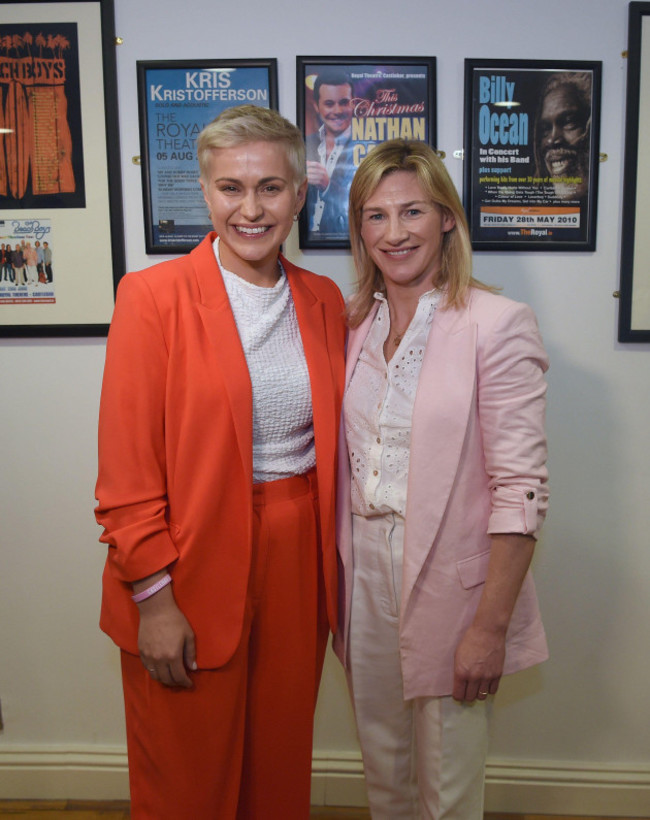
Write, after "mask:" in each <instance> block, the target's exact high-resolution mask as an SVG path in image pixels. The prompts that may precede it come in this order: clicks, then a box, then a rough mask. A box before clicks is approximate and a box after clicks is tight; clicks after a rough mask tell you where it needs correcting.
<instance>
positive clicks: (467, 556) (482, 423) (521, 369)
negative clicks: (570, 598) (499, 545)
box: [334, 289, 548, 698]
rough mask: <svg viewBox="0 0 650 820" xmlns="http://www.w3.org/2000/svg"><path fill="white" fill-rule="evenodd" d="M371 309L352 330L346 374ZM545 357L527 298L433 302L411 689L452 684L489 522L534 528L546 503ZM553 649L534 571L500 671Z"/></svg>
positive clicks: (345, 581)
mask: <svg viewBox="0 0 650 820" xmlns="http://www.w3.org/2000/svg"><path fill="white" fill-rule="evenodd" d="M375 312H376V309H374V310H373V311H372V312H371V313H370V315H369V316H368V317H367V318H366V319H365V320H364V322H363V323H362V324H361V325H360V326H359V327H358V328H356V329H355V330H354V331H352V332H351V334H350V337H349V340H348V354H347V368H346V385H347V384H348V383H349V381H350V378H351V376H352V373H353V371H354V367H355V364H356V362H357V359H358V357H359V353H360V351H361V347H362V345H363V341H364V339H365V337H366V335H367V333H368V331H369V329H370V325H371V324H372V321H373V318H374V315H375ZM547 368H548V359H547V356H546V353H545V351H544V347H543V345H542V341H541V338H540V335H539V331H538V328H537V323H536V320H535V316H534V314H533V312H532V311H531V310H530V308H529V307H528V306H527V305H524V304H520V303H517V302H513V301H511V300H509V299H506V298H505V297H503V296H496V295H494V294H492V293H489V292H487V291H482V290H478V289H472V290H471V292H470V296H469V299H468V302H467V305H466V306H465V307H464V308H462V309H457V310H456V309H450V310H440V309H439V310H437V311H436V312H435V314H434V319H433V323H432V326H431V331H430V335H429V339H428V342H427V348H426V351H425V355H424V360H423V363H422V370H421V375H420V381H419V386H418V390H417V394H416V397H415V404H414V409H413V425H412V438H411V458H410V467H409V479H408V491H407V506H406V516H405V517H406V527H405V536H404V537H405V542H404V569H403V585H402V610H401V621H400V650H401V659H402V672H403V677H404V693H405V697H406V698H413V697H419V696H442V695H450V694H451V692H452V688H453V663H454V653H455V651H456V647H457V645H458V642H459V640H460V638H461V636H462V634H463V633H464V631H465V630H466V629H467V627H468V626H469V624H470V623H471V621H472V618H473V616H474V613H475V611H476V607H477V606H478V602H479V598H480V596H481V592H482V589H483V583H484V581H485V577H486V572H487V566H488V561H489V557H490V537H489V536H490V533H525V534H530V535H533V536H536V535H537V533H538V531H539V528H540V526H541V524H542V521H543V519H544V515H545V513H546V508H547V504H548V487H547V472H546V466H545V462H546V439H545V434H544V409H545V393H546V383H545V380H544V376H543V374H544V372H545V371H546V370H547ZM343 426H344V422H342V424H341V431H340V436H339V491H338V510H337V531H338V532H337V535H338V551H339V560H340V564H341V572H340V577H339V631H338V632H337V634H336V636H335V638H334V649H335V651H336V652H337V654H338V656H339V658H340V659H341V661H342V662H343V663H344V664H346V663H347V637H348V629H349V619H350V601H351V595H352V586H353V583H354V580H353V570H354V567H353V554H352V527H351V521H352V516H351V504H350V472H349V460H348V453H347V447H346V443H345V434H344V430H343ZM547 657H548V650H547V646H546V638H545V635H544V629H543V627H542V623H541V620H540V615H539V609H538V605H537V597H536V594H535V588H534V584H533V580H532V577H531V575H530V573H528V575H527V577H526V579H525V581H524V584H523V587H522V590H521V593H520V595H519V598H518V600H517V604H516V606H515V610H514V613H513V616H512V620H511V622H510V627H509V630H508V634H507V642H506V660H505V669H504V673H506V674H507V673H510V672H515V671H517V670H519V669H523V668H525V667H527V666H531V665H533V664H536V663H539V662H540V661H543V660H545V659H546V658H547Z"/></svg>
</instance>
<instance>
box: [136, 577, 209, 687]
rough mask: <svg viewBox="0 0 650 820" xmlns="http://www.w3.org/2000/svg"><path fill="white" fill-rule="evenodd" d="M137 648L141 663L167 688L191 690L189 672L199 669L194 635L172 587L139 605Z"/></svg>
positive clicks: (169, 586)
mask: <svg viewBox="0 0 650 820" xmlns="http://www.w3.org/2000/svg"><path fill="white" fill-rule="evenodd" d="M138 609H139V610H140V627H139V630H138V649H139V651H140V658H141V660H142V663H143V664H144V666H145V667H146V669H147V670H148V672H149V674H150V675H151V677H152V678H153V679H154V680H157V681H160V683H162V684H163V685H164V686H182V687H184V688H186V689H189V688H191V686H192V680H191V678H190V677H189V675H188V673H187V670H188V669H192V670H194V669H196V649H195V644H194V632H193V631H192V627H191V626H190V624H189V622H188V620H187V618H186V617H185V615H183V613H182V612H181V610H180V609H179V608H178V605H177V603H176V601H175V600H174V595H173V593H172V587H171V584H170V585H168V586H166V587H164V588H163V589H161V590H160V591H159V592H157V593H156V594H155V595H152V596H151V598H147V599H146V600H145V601H142V602H141V603H140V604H138Z"/></svg>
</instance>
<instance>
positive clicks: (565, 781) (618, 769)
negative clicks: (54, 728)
mask: <svg viewBox="0 0 650 820" xmlns="http://www.w3.org/2000/svg"><path fill="white" fill-rule="evenodd" d="M312 771H313V775H312V803H313V804H314V805H317V806H365V805H366V793H365V788H364V782H363V768H362V765H361V759H360V757H359V755H358V754H357V753H355V752H337V753H323V752H316V753H315V754H314V758H313V767H312ZM127 798H128V776H127V762H126V752H125V750H124V748H123V747H94V746H93V747H82V746H74V747H72V746H68V747H58V746H57V747H35V746H8V745H2V744H0V799H3V800H20V799H31V800H39V799H40V800H64V799H69V800H73V799H74V800H125V799H127ZM485 804H486V805H485V808H486V810H487V811H493V812H497V811H502V812H523V813H529V814H578V815H579V814H591V815H594V816H596V817H598V816H601V817H605V816H611V815H617V816H619V817H642V816H646V815H647V813H648V807H649V806H650V767H647V766H644V767H632V766H621V765H614V764H580V763H575V762H573V761H571V762H569V761H531V760H527V761H513V760H494V759H490V760H489V761H488V765H487V772H486V790H485Z"/></svg>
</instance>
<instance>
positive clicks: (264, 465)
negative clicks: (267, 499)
mask: <svg viewBox="0 0 650 820" xmlns="http://www.w3.org/2000/svg"><path fill="white" fill-rule="evenodd" d="M213 247H214V253H215V256H216V258H217V262H218V264H219V268H220V269H221V273H222V275H223V281H224V284H225V286H226V291H227V293H228V299H229V300H230V307H231V309H232V312H233V315H234V317H235V323H236V324H237V330H238V332H239V338H240V340H241V343H242V347H243V349H244V355H245V356H246V362H247V364H248V372H249V373H250V378H251V384H252V388H253V481H254V483H256V484H259V483H261V482H263V481H275V480H276V479H280V478H289V477H290V476H294V475H301V474H302V473H306V472H308V471H309V470H311V468H312V467H313V466H314V465H315V463H316V452H315V448H314V425H313V415H312V403H311V385H310V383H309V371H308V370H307V362H306V361H305V353H304V350H303V346H302V339H301V338H300V328H299V327H298V319H297V318H296V310H295V307H294V304H293V299H292V297H291V288H290V287H289V283H288V281H287V277H286V275H285V272H284V270H281V274H280V278H279V280H278V281H277V283H276V284H275V285H274V286H273V287H272V288H263V287H260V286H259V285H253V284H252V283H250V282H247V281H246V280H245V279H242V278H241V276H237V274H236V273H232V272H231V271H228V270H226V269H225V268H224V267H223V265H222V264H221V259H220V257H219V238H218V237H217V238H216V239H215V241H214V245H213Z"/></svg>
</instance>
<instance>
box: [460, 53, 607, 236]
mask: <svg viewBox="0 0 650 820" xmlns="http://www.w3.org/2000/svg"><path fill="white" fill-rule="evenodd" d="M600 75H601V63H599V62H575V61H573V62H559V61H544V62H540V61H532V60H531V61H509V60H501V61H497V60H465V152H464V153H465V177H464V183H465V184H464V196H465V209H466V211H467V216H468V220H469V223H470V232H471V238H472V246H473V247H474V248H475V249H479V250H579V251H589V250H594V249H595V247H596V201H597V184H598V137H599V122H600Z"/></svg>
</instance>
